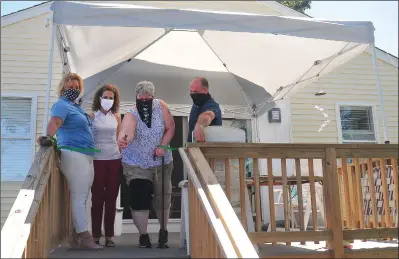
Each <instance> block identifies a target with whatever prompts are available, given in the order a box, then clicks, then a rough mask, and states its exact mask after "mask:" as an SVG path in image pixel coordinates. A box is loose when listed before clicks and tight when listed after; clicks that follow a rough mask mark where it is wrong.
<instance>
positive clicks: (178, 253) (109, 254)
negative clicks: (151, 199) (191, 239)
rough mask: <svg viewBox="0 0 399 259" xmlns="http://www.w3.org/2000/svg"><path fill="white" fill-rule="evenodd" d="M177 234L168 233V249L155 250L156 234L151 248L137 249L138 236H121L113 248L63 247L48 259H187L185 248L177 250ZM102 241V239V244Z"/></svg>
mask: <svg viewBox="0 0 399 259" xmlns="http://www.w3.org/2000/svg"><path fill="white" fill-rule="evenodd" d="M179 235H180V234H179V233H169V249H159V248H156V244H157V241H158V234H157V233H154V234H150V237H151V240H152V244H153V248H151V249H148V248H139V247H138V241H139V235H138V234H123V235H122V236H119V237H115V238H114V242H115V244H116V246H115V247H104V250H100V251H81V250H71V249H69V248H68V245H63V246H61V247H59V248H58V249H57V250H55V251H54V252H52V253H51V255H50V257H49V258H189V256H187V255H186V249H185V248H179ZM103 240H104V239H102V240H101V241H102V244H103V242H104V241H103Z"/></svg>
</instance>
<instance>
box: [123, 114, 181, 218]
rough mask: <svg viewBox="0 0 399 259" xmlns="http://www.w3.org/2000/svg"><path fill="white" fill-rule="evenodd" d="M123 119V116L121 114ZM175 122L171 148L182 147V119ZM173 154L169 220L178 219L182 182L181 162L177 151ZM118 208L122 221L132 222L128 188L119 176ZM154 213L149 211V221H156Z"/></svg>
mask: <svg viewBox="0 0 399 259" xmlns="http://www.w3.org/2000/svg"><path fill="white" fill-rule="evenodd" d="M122 119H123V114H122ZM174 120H175V125H176V128H175V135H174V137H173V139H172V141H171V143H170V146H171V147H182V146H183V117H178V116H174ZM172 154H173V173H172V201H171V202H172V206H171V213H170V218H171V219H180V211H181V210H180V209H181V194H180V193H181V192H180V188H179V182H180V181H182V180H183V161H182V160H181V157H180V155H179V151H177V150H176V151H172ZM120 207H122V208H123V217H122V218H123V219H124V220H132V215H131V213H130V207H129V187H128V186H127V184H126V180H125V177H124V176H123V174H121V191H120ZM156 218H157V217H156V214H155V211H154V210H153V209H152V210H151V211H150V219H156Z"/></svg>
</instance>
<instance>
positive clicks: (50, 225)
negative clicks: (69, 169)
mask: <svg viewBox="0 0 399 259" xmlns="http://www.w3.org/2000/svg"><path fill="white" fill-rule="evenodd" d="M68 192H69V190H68V186H67V184H66V179H65V178H64V176H63V175H62V173H61V172H60V170H59V154H58V153H57V152H56V151H55V150H54V148H53V147H40V149H39V151H38V152H37V153H36V155H35V160H34V161H33V163H32V165H31V167H30V170H29V172H28V175H27V176H26V178H25V181H24V183H23V185H22V188H21V190H20V191H19V194H18V196H17V198H16V200H15V202H14V204H13V206H12V209H11V211H10V213H9V215H8V217H7V220H6V221H5V223H4V226H3V229H2V231H1V236H2V242H1V248H2V249H1V257H2V258H47V257H48V256H49V254H50V252H51V250H52V249H54V248H56V247H57V246H59V245H60V244H61V243H62V242H63V241H65V239H66V238H67V237H68V236H69V235H70V232H71V208H70V200H69V193H68Z"/></svg>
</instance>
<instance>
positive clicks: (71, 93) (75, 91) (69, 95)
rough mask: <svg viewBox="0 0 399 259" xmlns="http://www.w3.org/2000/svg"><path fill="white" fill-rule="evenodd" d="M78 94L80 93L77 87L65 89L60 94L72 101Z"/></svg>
mask: <svg viewBox="0 0 399 259" xmlns="http://www.w3.org/2000/svg"><path fill="white" fill-rule="evenodd" d="M79 94H80V90H79V89H66V90H64V92H63V93H62V96H64V97H65V98H67V99H68V100H70V101H71V102H73V101H75V100H76V98H78V96H79Z"/></svg>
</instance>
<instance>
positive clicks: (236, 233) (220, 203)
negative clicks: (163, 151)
mask: <svg viewBox="0 0 399 259" xmlns="http://www.w3.org/2000/svg"><path fill="white" fill-rule="evenodd" d="M187 152H188V156H187V154H186V150H185V149H183V148H180V149H179V153H180V156H181V158H182V160H183V164H184V166H185V167H186V169H187V175H188V181H189V196H190V197H189V211H190V223H189V228H190V244H188V245H189V246H190V252H191V253H190V254H191V257H192V258H205V257H208V258H211V257H214V258H216V257H218V258H219V257H222V258H259V256H258V254H257V252H256V250H255V248H254V246H253V245H252V243H251V241H250V240H249V237H248V235H247V234H246V233H245V230H244V228H243V227H242V225H241V223H240V221H239V220H238V218H237V216H236V214H235V212H234V210H233V208H232V207H231V205H230V203H229V201H228V200H227V197H226V195H225V194H224V192H223V189H222V188H221V187H220V185H219V183H218V182H217V180H216V178H215V177H214V174H213V172H212V170H211V168H210V167H209V165H208V164H207V162H206V160H205V157H204V156H203V155H202V153H201V152H200V151H199V149H188V150H187ZM201 210H202V211H203V213H204V214H205V215H202V217H203V216H205V217H206V221H205V222H201V223H205V224H201V223H200V224H199V225H195V224H194V223H195V222H194V221H197V222H198V221H201V216H200V215H199V214H200V213H198V211H201ZM202 228H205V229H202ZM209 230H211V232H212V233H209ZM204 232H207V233H206V234H205V235H206V236H205V237H204V236H203V235H204ZM203 241H206V242H207V243H206V246H204V243H202V242H203ZM212 241H213V242H212Z"/></svg>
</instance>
